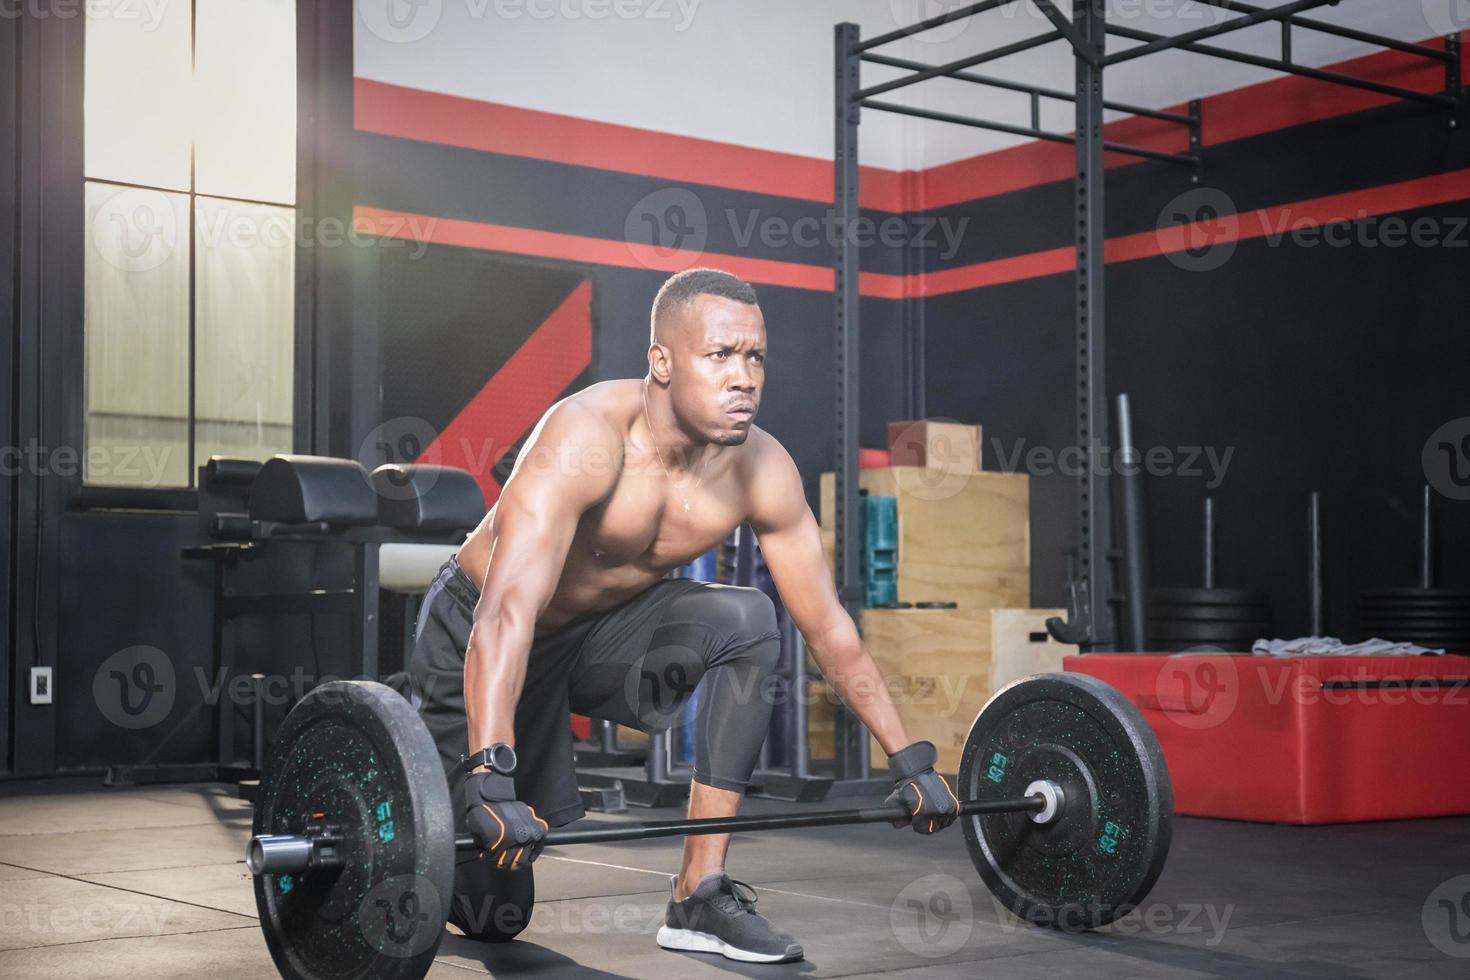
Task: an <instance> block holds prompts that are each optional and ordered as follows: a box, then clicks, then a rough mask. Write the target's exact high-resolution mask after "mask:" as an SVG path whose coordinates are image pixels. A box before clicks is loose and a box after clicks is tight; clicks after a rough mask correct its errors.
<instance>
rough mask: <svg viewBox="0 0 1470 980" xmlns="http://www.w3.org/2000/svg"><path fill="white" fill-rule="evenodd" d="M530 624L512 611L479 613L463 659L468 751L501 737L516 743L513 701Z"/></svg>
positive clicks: (528, 645) (521, 682) (518, 689)
mask: <svg viewBox="0 0 1470 980" xmlns="http://www.w3.org/2000/svg"><path fill="white" fill-rule="evenodd" d="M531 633H532V629H531V627H530V626H529V625H525V624H522V623H518V622H516V620H514V619H512V618H510V617H503V616H502V617H488V616H487V617H483V618H480V617H477V618H476V620H475V625H474V626H473V627H472V628H471V629H470V642H469V646H468V648H467V649H466V651H465V659H464V707H465V715H466V718H467V720H468V722H469V747H468V748H467V749H466V751H467V752H478V751H479V750H480V749H482V748H484V747H486V746H488V745H494V744H495V743H496V742H504V743H506V744H507V745H511V746H514V745H515V715H516V704H517V703H519V701H520V699H521V688H522V687H523V686H524V685H525V682H526V660H527V658H528V657H529V656H530V651H531Z"/></svg>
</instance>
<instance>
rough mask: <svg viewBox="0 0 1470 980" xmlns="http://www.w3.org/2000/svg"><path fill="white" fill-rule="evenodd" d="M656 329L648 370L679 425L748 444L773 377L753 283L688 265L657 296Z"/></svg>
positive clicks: (712, 438) (697, 436) (715, 439)
mask: <svg viewBox="0 0 1470 980" xmlns="http://www.w3.org/2000/svg"><path fill="white" fill-rule="evenodd" d="M650 333H651V336H650V341H649V347H648V374H649V377H650V379H651V380H652V381H653V383H654V384H655V385H658V386H662V387H663V388H664V389H666V390H667V392H668V395H669V401H670V404H671V405H672V407H673V411H674V418H675V420H676V421H677V422H678V423H679V426H680V427H681V428H682V429H683V430H684V431H685V433H686V434H687V435H688V436H689V437H690V438H692V439H694V440H696V441H699V442H711V443H715V444H717V445H721V446H738V445H740V444H741V443H743V442H744V441H745V438H746V436H748V435H749V434H750V426H751V423H752V422H754V421H755V413H756V409H758V408H759V407H760V400H761V386H762V385H763V384H764V383H765V376H766V369H765V363H766V322H765V318H764V317H763V316H761V309H760V306H759V304H758V303H757V302H756V298H755V290H754V289H751V288H750V284H749V283H747V282H745V281H744V280H743V279H740V278H738V277H736V276H732V275H730V274H729V273H728V272H721V271H719V270H718V269H686V270H685V271H683V272H681V273H679V274H678V275H675V276H672V277H670V278H669V280H668V281H667V282H665V283H664V284H663V288H661V289H660V290H659V291H658V295H657V296H656V297H654V300H653V315H652V318H651V330H650Z"/></svg>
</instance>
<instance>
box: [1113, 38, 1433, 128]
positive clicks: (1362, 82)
mask: <svg viewBox="0 0 1470 980" xmlns="http://www.w3.org/2000/svg"><path fill="white" fill-rule="evenodd" d="M1108 33H1109V34H1115V35H1117V36H1118V37H1126V38H1129V39H1130V40H1134V41H1149V42H1154V41H1160V40H1168V38H1166V37H1164V36H1163V35H1160V34H1154V33H1152V32H1150V31H1140V30H1137V29H1135V28H1132V27H1123V26H1122V25H1115V24H1109V25H1108ZM1174 50H1179V51H1191V52H1193V53H1195V54H1204V55H1209V56H1210V57H1212V58H1221V59H1224V60H1225V61H1235V62H1239V63H1240V64H1242V65H1255V66H1256V67H1257V68H1269V69H1270V70H1272V71H1281V72H1286V73H1287V74H1289V75H1300V76H1301V77H1303V78H1313V79H1316V80H1317V81H1320V82H1331V83H1333V84H1334V85H1346V86H1347V87H1349V88H1358V89H1362V90H1363V91H1365V92H1377V93H1378V94H1379V95H1387V96H1389V97H1391V98H1395V99H1407V100H1409V101H1413V102H1424V103H1427V104H1429V105H1435V106H1439V107H1441V108H1445V109H1453V108H1455V106H1456V105H1457V102H1456V99H1455V98H1454V97H1453V96H1450V95H1445V94H1443V93H1438V94H1437V93H1432V92H1416V91H1414V90H1413V89H1407V88H1401V87H1399V86H1397V85H1384V84H1383V83H1382V82H1374V81H1370V80H1368V79H1366V78H1355V77H1354V76H1352V75H1344V74H1343V73H1342V72H1336V71H1324V70H1323V69H1321V68H1308V67H1307V66H1306V65H1299V64H1293V63H1291V62H1286V61H1282V60H1280V59H1279V58H1264V57H1262V56H1260V55H1256V54H1249V53H1247V52H1245V51H1233V50H1231V49H1229V48H1220V47H1216V46H1214V45H1212V44H1196V43H1185V44H1180V45H1178V47H1177V48H1175V49H1174Z"/></svg>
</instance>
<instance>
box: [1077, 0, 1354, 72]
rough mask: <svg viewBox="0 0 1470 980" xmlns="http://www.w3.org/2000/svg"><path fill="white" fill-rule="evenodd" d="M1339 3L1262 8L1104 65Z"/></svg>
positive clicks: (1300, 1) (1308, 0)
mask: <svg viewBox="0 0 1470 980" xmlns="http://www.w3.org/2000/svg"><path fill="white" fill-rule="evenodd" d="M1337 2H1338V0H1296V2H1295V3H1288V4H1284V5H1282V6H1280V7H1259V8H1257V9H1256V10H1255V11H1253V12H1252V13H1248V14H1245V15H1244V16H1242V17H1237V18H1235V19H1234V20H1222V21H1220V22H1219V23H1216V24H1211V25H1209V26H1208V27H1201V28H1200V29H1199V30H1195V31H1186V32H1185V33H1183V34H1174V35H1170V36H1168V37H1160V38H1158V39H1157V40H1154V41H1150V42H1149V43H1147V44H1144V45H1140V46H1139V47H1136V48H1129V49H1128V50H1126V51H1119V52H1118V53H1117V54H1115V55H1112V56H1111V57H1109V58H1108V59H1106V61H1105V62H1104V63H1105V64H1108V65H1116V64H1119V63H1121V62H1124V61H1132V60H1133V59H1134V58H1141V57H1143V56H1145V55H1150V54H1153V53H1155V52H1157V51H1168V50H1170V49H1171V48H1181V47H1184V46H1185V45H1188V44H1192V43H1194V42H1195V41H1200V40H1204V39H1205V38H1211V37H1218V36H1219V35H1221V34H1229V33H1231V32H1233V31H1238V30H1241V29H1242V28H1246V27H1251V26H1253V25H1255V24H1260V23H1263V22H1265V21H1268V20H1281V19H1283V18H1286V17H1290V16H1291V15H1292V14H1295V13H1299V12H1300V11H1303V10H1312V9H1314V8H1316V7H1325V6H1326V5H1328V4H1335V3H1337Z"/></svg>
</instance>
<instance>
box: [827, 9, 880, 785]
mask: <svg viewBox="0 0 1470 980" xmlns="http://www.w3.org/2000/svg"><path fill="white" fill-rule="evenodd" d="M858 39H859V30H858V25H856V24H838V25H837V27H836V30H835V31H834V40H835V45H836V58H835V59H834V63H835V65H836V75H835V78H834V85H833V94H834V109H835V113H834V115H835V119H836V131H835V133H834V142H833V152H834V160H835V166H834V167H833V178H834V180H833V182H834V186H833V196H832V206H833V208H834V209H835V211H836V214H835V219H836V220H835V224H836V228H837V242H836V245H835V247H834V251H833V266H832V272H833V283H832V284H833V290H834V291H833V323H832V326H833V342H834V346H833V351H832V355H833V356H832V362H833V367H834V370H835V375H834V378H833V382H834V388H833V390H834V391H835V393H836V394H835V404H834V407H835V409H836V410H835V412H834V413H833V426H834V430H833V440H832V442H833V448H834V450H835V461H834V466H833V480H834V484H835V486H834V487H833V490H834V493H833V506H834V510H833V520H832V530H833V539H834V540H833V545H834V547H833V553H834V560H835V562H836V565H837V594H838V596H839V598H841V600H842V605H843V606H844V607H845V608H846V609H847V612H848V614H849V615H851V616H852V619H853V622H855V623H856V622H860V615H861V613H862V605H863V603H862V579H861V575H860V572H859V569H858V547H859V542H858V465H857V457H858V371H859V360H858V352H859V350H860V340H861V337H860V335H859V326H860V324H859V319H858V302H859V294H858V274H859V267H858V254H859V253H858V245H857V239H856V236H855V235H854V234H853V232H854V228H855V225H856V222H857V218H858V213H859V212H858V208H859V205H858V121H859V113H860V112H861V111H862V110H861V109H860V107H859V106H858V103H857V92H858V87H859V80H860V75H861V67H862V58H861V57H860V52H859V51H858V50H857V45H858ZM833 748H834V754H835V756H836V776H837V780H838V785H836V786H834V787H833V792H834V793H839V794H840V791H841V789H842V788H843V787H842V785H841V784H843V783H845V782H847V781H852V780H856V781H863V780H866V779H868V778H869V776H870V774H871V773H870V768H869V757H868V733H867V730H866V729H864V728H863V726H862V725H861V724H859V723H858V721H857V719H856V718H854V717H853V716H852V714H851V712H849V711H847V710H846V709H845V708H842V707H839V708H838V710H837V716H836V730H835V737H834V746H833Z"/></svg>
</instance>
